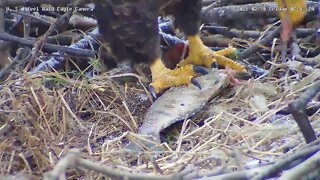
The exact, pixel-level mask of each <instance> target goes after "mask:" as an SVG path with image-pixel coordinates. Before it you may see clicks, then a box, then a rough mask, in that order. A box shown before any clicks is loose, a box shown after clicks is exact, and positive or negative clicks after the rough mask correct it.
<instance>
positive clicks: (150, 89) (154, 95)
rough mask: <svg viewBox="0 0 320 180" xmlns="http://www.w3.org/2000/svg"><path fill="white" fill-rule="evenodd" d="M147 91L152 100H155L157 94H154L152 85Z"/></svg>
mask: <svg viewBox="0 0 320 180" xmlns="http://www.w3.org/2000/svg"><path fill="white" fill-rule="evenodd" d="M148 90H149V92H150V94H151V96H152V97H153V99H157V94H156V92H155V90H154V87H153V86H152V85H149V86H148Z"/></svg>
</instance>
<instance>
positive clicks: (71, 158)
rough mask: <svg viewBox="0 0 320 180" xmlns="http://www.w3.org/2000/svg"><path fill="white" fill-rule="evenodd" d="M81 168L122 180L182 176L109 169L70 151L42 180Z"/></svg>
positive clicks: (55, 179) (170, 179)
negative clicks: (68, 170) (69, 169)
mask: <svg viewBox="0 0 320 180" xmlns="http://www.w3.org/2000/svg"><path fill="white" fill-rule="evenodd" d="M77 167H83V168H85V169H88V170H93V171H96V172H98V173H101V174H104V175H106V176H108V177H114V178H122V179H130V180H135V179H137V180H138V179H139V180H140V179H141V180H144V179H154V180H174V179H179V178H181V177H182V176H183V175H184V174H176V175H161V176H160V175H149V174H142V173H130V172H127V171H125V170H120V169H115V168H109V167H105V166H102V165H101V164H98V163H94V162H91V161H89V160H86V159H82V158H81V157H80V153H79V151H77V150H71V151H70V152H69V153H68V154H67V155H66V156H65V157H64V158H62V159H61V160H60V161H59V162H58V164H57V165H56V166H55V167H54V169H53V170H52V171H51V172H48V173H45V175H44V180H58V179H59V177H60V176H65V171H66V169H67V168H77Z"/></svg>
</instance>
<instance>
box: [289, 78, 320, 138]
mask: <svg viewBox="0 0 320 180" xmlns="http://www.w3.org/2000/svg"><path fill="white" fill-rule="evenodd" d="M319 92H320V80H318V81H316V82H314V83H313V85H312V86H310V87H309V88H308V89H307V90H306V91H305V92H303V93H302V94H301V95H300V97H299V99H297V100H295V101H293V102H291V103H290V104H289V105H288V109H289V112H290V113H291V114H292V116H293V118H294V120H295V121H296V123H297V124H298V126H299V128H300V131H301V132H302V134H303V136H304V138H305V140H306V143H310V142H312V141H314V140H316V139H317V137H316V135H315V133H314V130H313V128H312V127H311V125H310V122H309V120H308V116H307V114H306V107H307V104H308V102H310V100H311V99H312V98H313V97H314V96H315V95H317V93H319Z"/></svg>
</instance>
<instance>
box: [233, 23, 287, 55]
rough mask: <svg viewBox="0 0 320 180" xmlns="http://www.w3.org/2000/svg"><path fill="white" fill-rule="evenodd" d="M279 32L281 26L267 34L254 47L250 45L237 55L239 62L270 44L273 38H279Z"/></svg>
mask: <svg viewBox="0 0 320 180" xmlns="http://www.w3.org/2000/svg"><path fill="white" fill-rule="evenodd" d="M280 30H281V26H278V27H277V28H276V29H274V30H273V31H272V33H270V34H268V35H267V36H266V37H264V38H263V39H261V40H259V41H258V42H256V43H255V44H254V45H252V46H250V47H249V48H247V49H246V50H244V51H242V52H241V53H240V54H239V60H243V59H245V58H247V57H249V56H250V55H252V54H253V53H255V52H256V51H257V50H258V49H259V48H260V47H261V46H266V45H268V44H269V43H270V42H272V40H273V39H274V38H275V37H278V36H279V34H280Z"/></svg>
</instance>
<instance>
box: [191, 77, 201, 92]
mask: <svg viewBox="0 0 320 180" xmlns="http://www.w3.org/2000/svg"><path fill="white" fill-rule="evenodd" d="M191 83H192V84H193V85H194V86H196V87H197V88H198V89H199V90H201V85H200V83H199V81H198V80H197V79H196V78H194V77H193V78H191Z"/></svg>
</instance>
